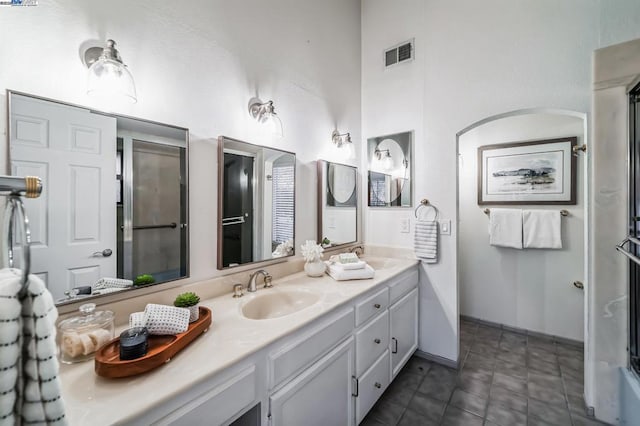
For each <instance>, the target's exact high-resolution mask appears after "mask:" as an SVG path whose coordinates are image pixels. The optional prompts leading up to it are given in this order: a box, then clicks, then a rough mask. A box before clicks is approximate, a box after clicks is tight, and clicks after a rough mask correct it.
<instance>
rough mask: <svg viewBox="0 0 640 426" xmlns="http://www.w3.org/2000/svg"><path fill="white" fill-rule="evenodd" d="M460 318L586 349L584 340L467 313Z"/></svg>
mask: <svg viewBox="0 0 640 426" xmlns="http://www.w3.org/2000/svg"><path fill="white" fill-rule="evenodd" d="M460 319H461V320H464V321H467V322H474V323H476V324H482V325H488V326H489V327H496V328H501V329H503V330H507V331H511V332H514V333H519V334H525V335H527V336H532V337H539V338H541V339H547V340H550V341H552V342H556V343H562V344H564V345H570V346H574V347H577V348H581V349H584V342H581V341H579V340H573V339H568V338H566V337H561V336H554V335H551V334H545V333H540V332H538V331H532V330H527V329H525V328H518V327H512V326H510V325H505V324H500V323H497V322H492V321H487V320H483V319H480V318H474V317H470V316H467V315H460Z"/></svg>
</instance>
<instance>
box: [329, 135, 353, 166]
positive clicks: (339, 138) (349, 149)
mask: <svg viewBox="0 0 640 426" xmlns="http://www.w3.org/2000/svg"><path fill="white" fill-rule="evenodd" d="M331 141H332V142H333V144H334V145H335V147H336V148H337V149H338V150H339V151H340V153H341V154H342V156H343V157H344V159H345V160H348V159H351V158H353V151H354V150H353V142H352V141H351V133H340V132H338V131H337V130H334V131H333V133H331Z"/></svg>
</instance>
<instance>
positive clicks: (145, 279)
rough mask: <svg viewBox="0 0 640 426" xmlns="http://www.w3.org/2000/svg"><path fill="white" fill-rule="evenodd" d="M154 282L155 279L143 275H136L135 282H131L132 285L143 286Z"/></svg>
mask: <svg viewBox="0 0 640 426" xmlns="http://www.w3.org/2000/svg"><path fill="white" fill-rule="evenodd" d="M155 282H156V279H155V278H153V276H152V275H149V274H143V275H138V276H137V277H136V279H135V280H133V285H145V284H153V283H155Z"/></svg>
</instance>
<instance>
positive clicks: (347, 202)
mask: <svg viewBox="0 0 640 426" xmlns="http://www.w3.org/2000/svg"><path fill="white" fill-rule="evenodd" d="M357 240H358V169H357V167H352V166H345V165H343V164H336V163H330V162H328V161H323V160H320V161H318V242H319V243H321V244H322V245H323V246H325V247H334V246H338V245H341V244H349V243H353V242H356V241H357Z"/></svg>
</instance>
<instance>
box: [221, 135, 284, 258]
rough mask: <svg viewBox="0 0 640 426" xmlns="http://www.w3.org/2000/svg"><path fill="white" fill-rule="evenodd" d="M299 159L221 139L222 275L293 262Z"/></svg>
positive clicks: (232, 140) (251, 145)
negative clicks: (261, 264)
mask: <svg viewBox="0 0 640 426" xmlns="http://www.w3.org/2000/svg"><path fill="white" fill-rule="evenodd" d="M295 177H296V156H295V154H293V153H291V152H286V151H281V150H278V149H274V148H268V147H264V146H260V145H254V144H250V143H247V142H242V141H239V140H236V139H231V138H228V137H225V136H220V138H218V269H226V268H232V267H236V266H240V265H245V264H249V263H255V262H261V261H265V260H272V259H277V258H282V257H287V256H293V255H294V252H295V249H294V230H295Z"/></svg>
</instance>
